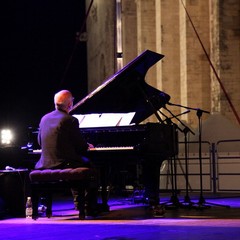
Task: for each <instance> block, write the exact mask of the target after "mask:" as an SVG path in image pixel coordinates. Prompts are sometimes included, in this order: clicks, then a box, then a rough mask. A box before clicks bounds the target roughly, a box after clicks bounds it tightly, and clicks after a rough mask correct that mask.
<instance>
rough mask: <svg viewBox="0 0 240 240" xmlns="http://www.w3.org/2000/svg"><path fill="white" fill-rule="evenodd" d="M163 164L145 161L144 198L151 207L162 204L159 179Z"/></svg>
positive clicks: (156, 161) (152, 160) (157, 161)
mask: <svg viewBox="0 0 240 240" xmlns="http://www.w3.org/2000/svg"><path fill="white" fill-rule="evenodd" d="M162 162H163V161H162V160H161V161H160V160H154V159H144V162H143V183H144V186H145V194H144V195H145V196H144V197H145V200H146V202H148V203H149V204H150V205H151V206H153V205H159V204H160V197H159V177H160V167H161V164H162Z"/></svg>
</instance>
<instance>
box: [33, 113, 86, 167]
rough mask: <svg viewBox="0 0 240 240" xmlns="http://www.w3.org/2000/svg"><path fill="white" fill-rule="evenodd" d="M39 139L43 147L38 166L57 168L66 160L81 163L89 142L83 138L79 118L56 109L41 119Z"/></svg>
mask: <svg viewBox="0 0 240 240" xmlns="http://www.w3.org/2000/svg"><path fill="white" fill-rule="evenodd" d="M38 141H39V144H40V146H41V148H42V154H41V158H40V160H39V161H38V163H37V164H36V168H55V167H57V166H59V165H61V164H63V163H65V162H77V161H78V162H79V163H81V161H82V157H81V153H82V152H85V151H86V150H87V148H88V144H87V142H86V141H85V139H83V138H82V136H81V134H80V129H79V123H78V120H77V119H76V118H74V117H72V116H71V115H69V114H68V113H66V112H64V111H61V110H55V111H52V112H50V113H48V114H46V115H45V116H43V118H42V119H41V122H40V129H39V135H38Z"/></svg>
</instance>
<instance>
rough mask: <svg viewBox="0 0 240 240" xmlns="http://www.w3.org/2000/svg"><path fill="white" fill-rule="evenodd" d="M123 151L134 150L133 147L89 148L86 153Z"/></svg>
mask: <svg viewBox="0 0 240 240" xmlns="http://www.w3.org/2000/svg"><path fill="white" fill-rule="evenodd" d="M124 150H134V147H133V146H127V147H124V146H121V147H94V148H89V149H88V151H124Z"/></svg>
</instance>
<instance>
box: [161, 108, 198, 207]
mask: <svg viewBox="0 0 240 240" xmlns="http://www.w3.org/2000/svg"><path fill="white" fill-rule="evenodd" d="M165 109H166V110H167V111H168V112H169V113H170V114H171V115H172V116H173V117H174V118H176V119H177V120H178V121H179V122H180V123H181V124H182V125H183V126H184V129H183V130H181V129H180V128H179V129H180V131H181V132H183V133H184V146H185V181H186V186H185V190H186V195H185V198H184V201H183V202H182V203H179V205H180V206H181V207H191V206H192V205H193V204H194V203H193V202H192V201H191V200H190V197H189V191H188V190H189V181H188V151H187V134H188V132H191V133H192V134H193V135H195V133H194V132H193V131H192V130H191V129H190V128H188V127H187V126H186V125H185V124H184V123H183V122H182V121H181V120H180V119H179V118H178V117H177V116H178V115H176V116H174V115H173V113H172V112H171V111H170V110H169V109H167V108H166V107H165ZM189 112H190V110H188V111H186V112H184V113H189ZM175 165H176V164H175Z"/></svg>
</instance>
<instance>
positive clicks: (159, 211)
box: [151, 205, 166, 218]
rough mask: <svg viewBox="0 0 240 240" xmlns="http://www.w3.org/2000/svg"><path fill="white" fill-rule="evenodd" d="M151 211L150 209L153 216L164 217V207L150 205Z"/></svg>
mask: <svg viewBox="0 0 240 240" xmlns="http://www.w3.org/2000/svg"><path fill="white" fill-rule="evenodd" d="M151 211H152V216H153V217H154V218H160V217H164V214H165V212H166V211H165V208H164V207H163V206H161V205H154V206H151Z"/></svg>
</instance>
